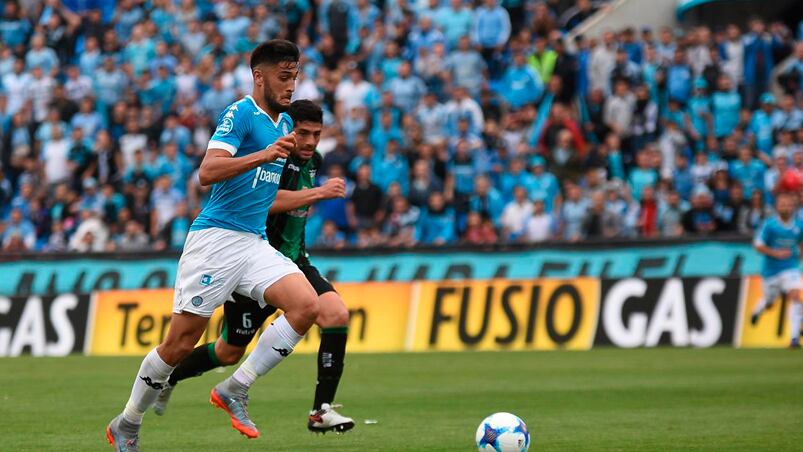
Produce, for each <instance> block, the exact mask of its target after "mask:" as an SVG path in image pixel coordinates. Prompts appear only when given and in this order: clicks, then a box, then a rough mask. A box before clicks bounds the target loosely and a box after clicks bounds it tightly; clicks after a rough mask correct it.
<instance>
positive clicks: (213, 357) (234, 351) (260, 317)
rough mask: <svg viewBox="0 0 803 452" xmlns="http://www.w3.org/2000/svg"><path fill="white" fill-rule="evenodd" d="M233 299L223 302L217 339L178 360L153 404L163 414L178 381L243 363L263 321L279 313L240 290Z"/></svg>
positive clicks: (158, 412) (156, 411) (155, 410)
mask: <svg viewBox="0 0 803 452" xmlns="http://www.w3.org/2000/svg"><path fill="white" fill-rule="evenodd" d="M231 298H232V299H230V300H229V301H227V302H226V303H224V304H223V330H222V331H221V332H220V337H219V338H218V339H217V341H215V342H210V343H207V344H203V345H199V346H198V347H196V348H195V350H193V351H192V353H190V355H189V356H187V357H186V358H185V359H184V360H182V361H181V363H179V365H178V366H177V367H176V369H175V370H174V371H173V373H172V374H171V375H170V379H169V380H168V381H167V382H168V384H167V385H166V387H165V388H164V389H163V390H162V392H161V394H159V398H157V399H156V403H155V404H154V405H153V411H154V412H155V413H156V414H158V415H162V414H164V412H165V410H166V409H167V404H168V403H169V402H170V397H171V395H172V394H173V389H174V388H175V387H176V385H177V384H178V382H179V381H181V380H186V379H187V378H192V377H197V376H199V375H202V374H203V373H205V372H207V371H210V370H212V369H214V368H216V367H220V366H231V365H234V364H237V363H238V362H240V358H242V357H243V355H244V354H245V349H246V347H247V346H248V344H250V343H251V341H252V340H253V339H254V336H256V334H257V333H258V332H259V329H260V328H261V327H262V324H263V323H265V320H267V319H268V317H270V316H271V315H273V313H275V312H276V308H275V307H273V306H266V307H264V308H263V307H260V306H259V303H257V302H256V301H255V300H252V299H250V298H248V297H245V296H242V295H239V294H237V293H234V294H232V297H231Z"/></svg>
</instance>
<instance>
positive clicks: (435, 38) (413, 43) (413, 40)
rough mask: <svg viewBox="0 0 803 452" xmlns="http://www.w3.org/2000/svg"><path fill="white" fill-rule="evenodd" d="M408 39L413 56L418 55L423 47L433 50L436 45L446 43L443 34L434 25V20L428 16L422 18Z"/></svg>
mask: <svg viewBox="0 0 803 452" xmlns="http://www.w3.org/2000/svg"><path fill="white" fill-rule="evenodd" d="M407 39H408V40H409V42H408V46H409V50H410V54H412V55H418V51H419V49H420V48H422V47H424V48H427V49H430V50H431V49H432V46H434V45H435V44H442V43H444V41H445V39H444V37H443V33H441V31H440V30H438V29H437V28H435V27H434V26H433V25H432V18H431V17H429V16H426V15H425V16H421V18H420V19H419V20H418V26H417V27H415V28H414V29H413V31H412V32H411V33H410V35H409V37H408V38H407Z"/></svg>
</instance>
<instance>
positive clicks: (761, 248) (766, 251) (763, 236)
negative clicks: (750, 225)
mask: <svg viewBox="0 0 803 452" xmlns="http://www.w3.org/2000/svg"><path fill="white" fill-rule="evenodd" d="M768 235H769V230H768V228H767V226H766V225H764V226H762V227H761V230H760V231H759V233H758V235H756V238H755V239H754V240H753V248H755V250H756V251H758V252H759V253H760V254H763V255H765V256H767V257H771V258H773V259H786V258H788V257H789V256H791V255H792V250H790V249H787V248H771V247H769V246H767V239H768Z"/></svg>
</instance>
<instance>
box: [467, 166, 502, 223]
mask: <svg viewBox="0 0 803 452" xmlns="http://www.w3.org/2000/svg"><path fill="white" fill-rule="evenodd" d="M469 210H470V211H471V212H478V213H479V214H481V215H485V216H487V217H488V218H490V219H491V222H493V224H494V226H495V227H497V228H498V227H500V226H501V223H500V220H501V219H502V211H503V210H505V202H504V199H502V195H501V194H499V191H498V190H497V189H496V188H494V187H493V185H491V181H490V179H488V178H487V177H486V176H479V177H477V178H476V180H475V182H474V194H473V195H472V196H471V198H470V199H469Z"/></svg>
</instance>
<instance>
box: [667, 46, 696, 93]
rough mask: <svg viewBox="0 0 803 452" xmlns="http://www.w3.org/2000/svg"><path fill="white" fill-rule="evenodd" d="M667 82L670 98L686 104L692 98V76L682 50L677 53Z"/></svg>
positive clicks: (670, 67) (668, 70)
mask: <svg viewBox="0 0 803 452" xmlns="http://www.w3.org/2000/svg"><path fill="white" fill-rule="evenodd" d="M666 81H667V90H668V91H669V98H670V99H674V100H676V101H678V102H680V103H681V104H685V103H686V102H687V101H688V100H689V97H690V96H691V86H692V75H691V68H689V65H688V64H687V63H686V54H684V53H683V51H682V50H680V49H678V50H676V51H675V56H674V59H673V61H672V65H671V66H669V68H668V69H667V72H666Z"/></svg>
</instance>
